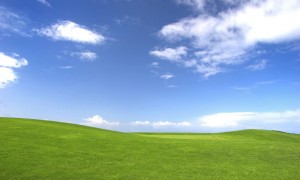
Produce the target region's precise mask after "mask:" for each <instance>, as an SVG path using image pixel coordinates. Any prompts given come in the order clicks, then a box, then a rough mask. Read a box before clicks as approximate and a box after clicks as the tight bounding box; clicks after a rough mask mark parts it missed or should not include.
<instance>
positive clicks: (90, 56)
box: [70, 51, 98, 61]
mask: <svg viewBox="0 0 300 180" xmlns="http://www.w3.org/2000/svg"><path fill="white" fill-rule="evenodd" d="M70 55H71V56H76V57H78V58H80V59H82V60H87V61H94V60H95V59H97V57H98V56H97V54H96V53H94V52H91V51H83V52H72V53H70Z"/></svg>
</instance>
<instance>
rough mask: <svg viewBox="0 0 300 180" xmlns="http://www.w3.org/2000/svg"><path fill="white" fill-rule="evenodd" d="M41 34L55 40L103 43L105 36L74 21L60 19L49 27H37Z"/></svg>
mask: <svg viewBox="0 0 300 180" xmlns="http://www.w3.org/2000/svg"><path fill="white" fill-rule="evenodd" d="M35 31H36V32H37V33H38V34H39V35H41V36H46V37H49V38H51V39H53V40H64V41H73V42H78V43H86V44H101V43H103V42H104V41H105V37H104V36H103V35H102V34H100V33H97V32H94V31H92V30H89V29H88V28H86V27H84V26H82V25H79V24H76V23H74V22H72V21H60V22H58V23H56V24H53V25H51V26H49V27H45V28H41V29H35Z"/></svg>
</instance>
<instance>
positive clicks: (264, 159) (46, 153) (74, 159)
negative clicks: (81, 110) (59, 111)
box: [0, 118, 300, 180]
mask: <svg viewBox="0 0 300 180" xmlns="http://www.w3.org/2000/svg"><path fill="white" fill-rule="evenodd" d="M0 179H1V180H2V179H3V180H6V179H130V180H131V179H292V180H294V179H300V135H296V134H288V133H283V132H276V131H262V130H244V131H236V132H228V133H217V134H207V133H206V134H195V133H120V132H114V131H108V130H103V129H97V128H90V127H84V126H79V125H73V124H66V123H58V122H49V121H38V120H29V119H14V118H0Z"/></svg>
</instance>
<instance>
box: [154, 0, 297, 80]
mask: <svg viewBox="0 0 300 180" xmlns="http://www.w3.org/2000/svg"><path fill="white" fill-rule="evenodd" d="M227 1H228V0H227ZM227 1H226V3H228V4H230V3H231V2H233V1H232V0H229V1H228V2H227ZM180 2H185V3H186V4H188V3H192V2H194V1H192V0H186V1H184V0H182V1H180ZM201 2H202V1H201ZM196 8H197V7H196ZM224 9H225V10H224V11H221V12H218V14H216V15H209V14H203V13H202V11H199V15H198V16H197V17H187V18H184V19H181V20H179V21H178V22H175V23H172V24H168V25H165V26H164V27H163V28H162V29H161V30H160V32H159V34H160V35H161V36H162V37H163V38H165V39H167V40H171V42H176V43H181V44H182V47H186V46H191V47H189V52H190V54H187V51H185V54H184V56H181V55H180V56H175V57H176V58H173V59H172V58H169V56H167V55H165V54H170V53H167V52H168V51H151V52H150V54H151V55H154V56H157V57H160V58H164V59H169V60H176V61H175V62H176V63H180V64H183V65H185V62H186V60H184V57H191V59H193V60H194V61H196V63H195V62H194V63H193V64H190V65H189V66H185V67H190V68H194V69H196V71H197V72H199V73H200V74H202V75H203V76H205V77H209V76H212V75H215V74H218V73H220V72H224V71H225V70H224V68H225V66H228V65H237V64H241V63H243V62H245V61H246V60H247V55H248V53H250V50H251V49H253V48H254V47H255V46H256V45H257V44H258V43H282V42H287V41H293V40H296V39H300V21H295V18H296V17H300V1H299V0H290V1H288V2H287V1H284V0H265V1H257V0H252V1H247V2H246V1H245V2H244V1H243V3H238V4H237V7H236V8H227V9H226V8H224ZM187 42H188V43H187ZM166 49H168V48H166ZM171 50H172V49H171ZM169 51H170V50H169ZM171 52H172V51H171ZM174 52H176V51H174ZM171 57H172V56H171ZM187 62H190V60H187Z"/></svg>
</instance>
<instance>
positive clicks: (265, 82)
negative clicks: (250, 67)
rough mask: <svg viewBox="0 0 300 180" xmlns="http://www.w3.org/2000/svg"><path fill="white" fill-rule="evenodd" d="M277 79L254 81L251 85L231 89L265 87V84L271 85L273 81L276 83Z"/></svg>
mask: <svg viewBox="0 0 300 180" xmlns="http://www.w3.org/2000/svg"><path fill="white" fill-rule="evenodd" d="M276 82H277V81H260V82H256V83H254V84H253V85H251V86H244V87H241V86H240V87H232V89H234V90H238V91H250V90H253V89H256V88H261V87H265V86H269V85H272V84H274V83H276Z"/></svg>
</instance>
